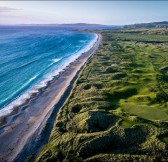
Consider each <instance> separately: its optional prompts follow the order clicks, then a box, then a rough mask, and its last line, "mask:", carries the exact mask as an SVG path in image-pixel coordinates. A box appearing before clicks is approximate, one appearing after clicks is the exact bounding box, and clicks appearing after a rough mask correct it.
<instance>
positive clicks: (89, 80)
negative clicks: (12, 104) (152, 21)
mask: <svg viewBox="0 0 168 162" xmlns="http://www.w3.org/2000/svg"><path fill="white" fill-rule="evenodd" d="M153 30H154V29H152V30H151V31H153ZM151 31H150V30H149V29H145V31H144V30H138V29H136V30H135V31H134V30H132V31H131V32H128V30H114V31H102V32H101V34H102V37H103V41H102V45H101V47H100V48H99V50H98V51H97V52H96V53H95V54H94V55H93V56H92V58H91V59H90V60H89V61H88V63H87V65H86V67H85V69H84V70H83V72H82V73H81V75H80V77H79V78H78V80H77V82H76V84H75V86H74V89H73V91H72V93H71V95H70V98H69V99H68V101H67V102H66V104H65V105H64V106H63V107H62V108H61V109H60V111H59V113H58V115H57V118H56V120H55V124H54V128H53V130H52V133H51V135H50V139H49V142H48V144H47V145H46V146H45V148H44V149H43V151H42V152H41V154H40V155H39V157H38V158H37V159H36V161H38V162H45V161H46V162H49V161H58V162H62V161H72V162H73V161H74V162H78V161H79V162H80V161H81V162H82V161H86V162H110V161H117V162H121V161H125V162H132V161H148V162H154V161H167V157H168V65H167V61H168V55H167V53H168V36H167V35H165V33H164V32H162V31H161V29H160V30H159V32H158V31H157V32H151Z"/></svg>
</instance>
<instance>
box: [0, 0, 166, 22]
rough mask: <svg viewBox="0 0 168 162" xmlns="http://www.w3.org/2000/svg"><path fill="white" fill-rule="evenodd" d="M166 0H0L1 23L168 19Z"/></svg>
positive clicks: (155, 20)
mask: <svg viewBox="0 0 168 162" xmlns="http://www.w3.org/2000/svg"><path fill="white" fill-rule="evenodd" d="M167 8H168V1H1V2H0V24H62V23H92V24H105V25H126V24H134V23H144V22H157V21H168V9H167Z"/></svg>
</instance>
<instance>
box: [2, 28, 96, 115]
mask: <svg viewBox="0 0 168 162" xmlns="http://www.w3.org/2000/svg"><path fill="white" fill-rule="evenodd" d="M96 39H97V35H96V34H92V33H84V32H77V31H76V32H73V31H68V30H67V29H64V28H54V27H52V26H0V116H4V115H7V114H8V113H10V112H11V111H12V110H13V108H14V107H16V106H19V105H21V104H22V103H24V102H25V100H27V99H29V98H30V96H31V95H32V94H33V93H36V92H38V90H39V89H40V88H42V87H45V86H46V85H47V82H48V81H50V80H52V79H53V77H54V76H56V75H57V74H58V73H59V72H60V71H62V70H63V69H64V68H65V67H66V66H67V65H69V64H70V63H71V62H72V61H74V60H75V59H77V58H78V57H79V56H80V55H81V54H82V53H83V52H85V51H87V50H89V49H90V48H91V46H92V45H93V43H94V42H95V41H96Z"/></svg>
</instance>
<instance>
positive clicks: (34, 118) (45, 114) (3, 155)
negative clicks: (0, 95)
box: [0, 34, 101, 161]
mask: <svg viewBox="0 0 168 162" xmlns="http://www.w3.org/2000/svg"><path fill="white" fill-rule="evenodd" d="M97 35H98V37H97V40H96V42H95V43H94V44H93V46H92V47H91V49H89V50H88V51H87V52H84V53H82V54H81V55H80V56H79V58H77V59H76V60H75V61H73V62H71V63H70V64H69V65H68V66H67V67H66V68H65V69H64V71H61V72H60V73H59V75H58V76H56V77H55V78H54V79H53V80H51V81H49V82H48V83H47V86H46V87H45V88H42V89H40V91H39V93H38V94H34V95H33V96H32V97H31V100H28V101H26V106H24V107H22V108H21V109H19V108H18V109H15V111H16V112H13V114H12V117H10V118H8V120H5V118H4V121H3V122H4V123H3V124H4V125H3V126H1V128H0V142H1V147H0V160H2V161H4V160H6V161H14V160H15V159H16V157H19V156H20V155H23V154H24V153H21V152H22V150H29V149H30V152H31V150H32V151H33V149H32V148H31V145H32V144H36V143H38V139H37V138H40V134H41V133H42V132H43V129H44V127H45V126H46V122H47V121H48V119H49V118H50V116H51V115H52V113H53V111H55V110H54V109H56V110H58V109H59V108H60V107H61V104H60V105H59V101H60V100H61V99H62V98H64V100H66V98H67V97H68V94H65V92H66V91H67V89H69V87H72V85H73V83H74V80H75V79H74V78H76V77H77V76H78V74H79V72H80V71H81V70H82V69H83V67H84V65H85V63H86V61H87V60H88V58H89V57H90V56H91V55H92V54H93V53H94V52H95V51H96V50H97V48H98V46H99V44H100V41H101V36H100V35H99V34H97ZM64 94H65V95H64ZM57 104H58V107H56V106H54V105H57ZM54 107H55V108H54ZM14 114H15V115H14ZM20 137H21V138H20ZM5 139H9V140H8V141H6V140H5ZM34 142H35V143H34ZM34 147H35V146H34ZM23 152H24V151H23Z"/></svg>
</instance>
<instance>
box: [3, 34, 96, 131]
mask: <svg viewBox="0 0 168 162" xmlns="http://www.w3.org/2000/svg"><path fill="white" fill-rule="evenodd" d="M93 34H94V35H95V38H94V39H93V40H91V41H90V43H89V44H88V45H86V46H85V47H84V48H82V49H80V50H79V51H77V52H75V53H74V55H72V56H71V57H70V58H68V59H67V60H66V62H64V64H63V63H62V64H60V67H58V68H57V69H53V71H52V72H50V73H48V74H46V75H45V76H43V78H42V79H41V80H40V81H39V82H37V83H35V85H33V86H32V87H30V88H29V89H27V90H26V91H25V92H23V93H22V94H21V95H20V96H18V97H17V98H14V99H13V100H12V101H11V102H10V103H9V104H7V105H6V106H4V107H3V108H2V109H0V128H1V126H3V125H5V124H7V123H8V118H9V117H10V116H13V115H15V114H17V113H19V111H20V109H22V107H24V106H26V105H28V104H29V103H30V102H31V100H33V99H34V98H36V97H37V96H38V95H39V94H40V93H41V92H42V91H45V89H46V88H47V87H48V86H49V85H50V83H52V82H53V81H54V80H56V79H58V77H60V75H61V74H62V73H63V72H64V71H65V70H66V69H67V68H68V66H69V65H70V64H71V63H72V62H73V61H75V60H76V59H77V58H78V57H80V55H81V54H82V53H85V52H87V51H88V50H90V49H91V47H92V46H93V44H94V43H95V42H96V40H97V34H95V33H93Z"/></svg>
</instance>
